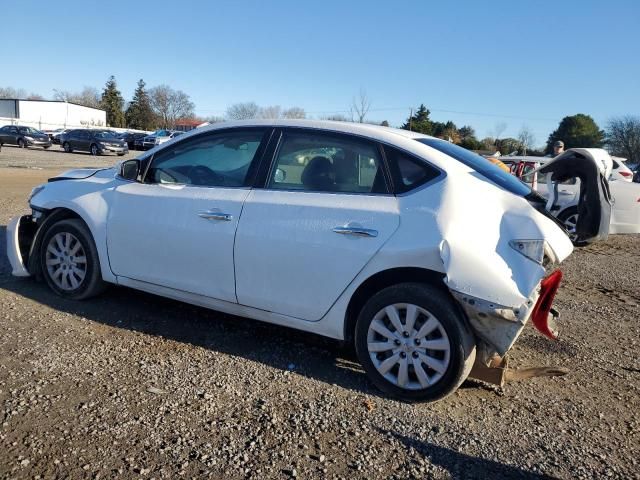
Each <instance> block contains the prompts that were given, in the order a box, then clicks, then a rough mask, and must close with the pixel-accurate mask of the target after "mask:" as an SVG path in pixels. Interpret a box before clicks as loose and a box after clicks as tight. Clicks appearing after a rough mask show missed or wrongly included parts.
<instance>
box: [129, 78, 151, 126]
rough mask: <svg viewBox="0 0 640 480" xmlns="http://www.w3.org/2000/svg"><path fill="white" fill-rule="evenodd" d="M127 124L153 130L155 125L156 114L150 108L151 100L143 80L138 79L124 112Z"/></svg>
mask: <svg viewBox="0 0 640 480" xmlns="http://www.w3.org/2000/svg"><path fill="white" fill-rule="evenodd" d="M125 119H126V123H127V126H128V127H130V128H136V129H138V130H153V129H154V128H155V127H156V116H155V114H154V113H153V109H152V108H151V100H150V99H149V94H148V93H147V90H146V89H145V83H144V80H142V79H140V80H138V86H137V87H136V90H135V92H133V98H132V99H131V102H130V103H129V107H128V108H127V111H126V113H125Z"/></svg>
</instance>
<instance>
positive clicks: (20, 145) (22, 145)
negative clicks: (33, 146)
mask: <svg viewBox="0 0 640 480" xmlns="http://www.w3.org/2000/svg"><path fill="white" fill-rule="evenodd" d="M18 148H25V143H24V140H23V139H21V138H19V139H18Z"/></svg>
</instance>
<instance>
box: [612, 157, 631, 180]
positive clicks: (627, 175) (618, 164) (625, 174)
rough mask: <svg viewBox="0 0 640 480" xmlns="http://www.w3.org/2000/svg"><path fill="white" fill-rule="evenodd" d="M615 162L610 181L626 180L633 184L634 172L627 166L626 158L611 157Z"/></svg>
mask: <svg viewBox="0 0 640 480" xmlns="http://www.w3.org/2000/svg"><path fill="white" fill-rule="evenodd" d="M611 160H612V161H613V170H612V171H611V176H610V177H609V180H625V181H627V182H633V171H631V169H630V168H629V167H627V166H626V165H625V163H624V162H626V161H627V159H626V158H620V157H614V156H613V155H612V156H611Z"/></svg>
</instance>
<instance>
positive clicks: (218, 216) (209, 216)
mask: <svg viewBox="0 0 640 480" xmlns="http://www.w3.org/2000/svg"><path fill="white" fill-rule="evenodd" d="M198 216H199V217H200V218H204V219H206V220H224V221H225V222H229V221H231V220H233V215H231V214H229V213H221V212H212V211H211V210H210V211H208V212H200V213H199V214H198Z"/></svg>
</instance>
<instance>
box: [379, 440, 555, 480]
mask: <svg viewBox="0 0 640 480" xmlns="http://www.w3.org/2000/svg"><path fill="white" fill-rule="evenodd" d="M378 431H379V432H380V433H382V434H385V435H386V434H390V435H391V436H392V437H393V438H395V439H396V440H398V441H399V442H400V443H402V444H403V445H404V446H405V447H407V448H409V447H411V448H413V449H415V450H416V451H417V452H418V453H419V454H420V455H423V456H424V457H425V459H426V460H428V461H429V462H430V463H432V464H433V465H438V466H439V467H442V468H444V469H445V470H447V472H449V474H450V475H451V478H455V479H476V478H477V479H492V478H495V479H498V478H505V479H506V478H518V479H525V480H541V479H552V478H554V477H550V476H548V475H544V474H539V473H535V472H529V471H526V470H522V469H521V468H518V467H514V466H511V465H505V464H503V463H500V462H496V461H494V460H487V459H484V458H478V457H473V456H471V455H467V454H465V453H460V452H457V451H455V450H452V449H450V448H445V447H439V446H437V445H434V444H432V443H427V442H422V441H420V440H416V439H413V438H411V437H407V436H405V435H402V434H400V433H397V432H389V431H386V430H383V429H378Z"/></svg>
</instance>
